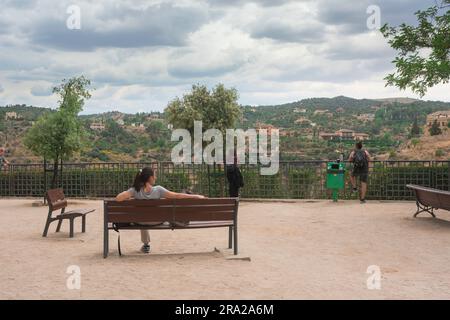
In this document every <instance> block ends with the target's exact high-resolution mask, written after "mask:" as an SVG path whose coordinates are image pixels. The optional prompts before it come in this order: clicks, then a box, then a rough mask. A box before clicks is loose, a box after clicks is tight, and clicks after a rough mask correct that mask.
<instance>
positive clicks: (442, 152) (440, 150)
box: [435, 149, 445, 157]
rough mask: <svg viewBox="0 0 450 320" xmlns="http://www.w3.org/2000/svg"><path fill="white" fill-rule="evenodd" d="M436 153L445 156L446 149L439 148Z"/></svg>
mask: <svg viewBox="0 0 450 320" xmlns="http://www.w3.org/2000/svg"><path fill="white" fill-rule="evenodd" d="M435 155H436V157H443V156H444V155H445V151H444V150H442V149H437V150H436V153H435Z"/></svg>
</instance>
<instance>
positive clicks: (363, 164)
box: [348, 141, 370, 203]
mask: <svg viewBox="0 0 450 320" xmlns="http://www.w3.org/2000/svg"><path fill="white" fill-rule="evenodd" d="M348 161H349V162H351V163H353V169H352V172H351V174H350V181H351V183H352V192H355V193H356V192H358V189H357V187H356V178H357V177H359V180H360V183H361V190H360V193H359V200H360V201H361V203H365V202H366V193H367V179H368V177H369V161H370V154H369V152H368V151H367V150H365V149H363V144H362V142H361V141H358V142H357V143H356V145H355V150H353V151H352V152H351V153H350V157H349V158H348Z"/></svg>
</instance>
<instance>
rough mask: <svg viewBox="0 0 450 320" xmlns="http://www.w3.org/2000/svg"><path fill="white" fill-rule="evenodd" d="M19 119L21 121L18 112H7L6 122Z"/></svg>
mask: <svg viewBox="0 0 450 320" xmlns="http://www.w3.org/2000/svg"><path fill="white" fill-rule="evenodd" d="M17 119H19V116H18V114H17V112H6V113H5V120H17Z"/></svg>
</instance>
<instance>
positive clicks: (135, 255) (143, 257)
mask: <svg viewBox="0 0 450 320" xmlns="http://www.w3.org/2000/svg"><path fill="white" fill-rule="evenodd" d="M80 258H81V259H82V260H85V261H95V260H96V261H105V262H106V261H124V262H133V261H164V260H171V261H174V260H184V259H186V260H191V261H192V260H194V261H204V260H211V259H215V258H223V259H224V260H225V256H224V255H223V254H221V253H219V252H217V251H215V250H213V251H203V252H174V253H169V252H168V253H149V254H143V253H141V252H139V251H125V252H124V251H122V256H119V253H118V252H117V251H111V252H110V253H109V255H108V257H107V258H106V259H104V258H103V253H95V254H90V255H83V256H80Z"/></svg>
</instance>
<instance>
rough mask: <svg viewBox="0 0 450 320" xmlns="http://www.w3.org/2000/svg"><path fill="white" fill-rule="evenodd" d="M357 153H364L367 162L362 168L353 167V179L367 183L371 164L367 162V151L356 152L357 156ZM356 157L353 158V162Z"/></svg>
mask: <svg viewBox="0 0 450 320" xmlns="http://www.w3.org/2000/svg"><path fill="white" fill-rule="evenodd" d="M356 152H363V153H364V157H365V159H366V160H365V162H364V166H363V167H360V168H355V167H353V170H352V173H351V174H352V177H359V179H360V180H361V182H364V183H367V179H368V177H369V162H368V161H367V154H366V151H365V150H363V149H361V150H355V155H356ZM355 155H354V156H353V162H354V161H355V159H354V158H355Z"/></svg>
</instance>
